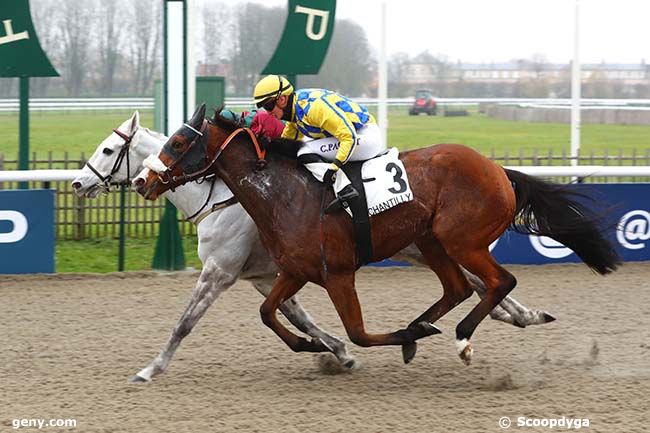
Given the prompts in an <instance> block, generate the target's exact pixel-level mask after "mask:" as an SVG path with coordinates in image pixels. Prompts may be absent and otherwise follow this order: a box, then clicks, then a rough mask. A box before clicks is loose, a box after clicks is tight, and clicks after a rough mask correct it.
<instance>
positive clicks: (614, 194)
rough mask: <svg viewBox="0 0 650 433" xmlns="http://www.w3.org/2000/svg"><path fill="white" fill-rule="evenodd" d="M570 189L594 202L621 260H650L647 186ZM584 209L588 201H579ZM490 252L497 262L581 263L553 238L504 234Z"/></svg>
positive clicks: (617, 185)
mask: <svg viewBox="0 0 650 433" xmlns="http://www.w3.org/2000/svg"><path fill="white" fill-rule="evenodd" d="M574 187H575V188H576V189H577V190H578V191H580V192H582V193H585V194H587V195H588V196H589V197H593V198H594V199H595V201H594V202H591V205H597V206H598V209H599V210H600V211H604V212H605V214H606V215H607V222H608V225H611V228H610V229H609V230H608V231H607V232H606V235H607V237H608V238H609V240H610V241H611V242H612V243H613V244H614V245H615V247H616V249H617V251H618V253H619V255H620V256H621V257H622V258H623V261H627V262H634V261H643V260H650V184H643V183H637V184H625V183H623V184H583V185H574ZM583 203H584V204H585V205H587V206H589V205H590V201H583ZM491 251H492V254H493V255H494V257H495V258H496V260H497V261H498V262H499V263H511V264H545V263H567V262H581V260H580V258H579V257H578V256H577V255H576V254H575V253H574V252H573V251H571V250H570V249H569V248H566V247H565V246H564V245H562V244H560V243H559V242H556V241H554V240H553V239H550V238H546V237H539V236H528V235H521V234H519V233H515V232H512V231H506V232H505V233H504V234H503V235H502V236H501V237H500V238H499V239H498V240H497V242H496V243H494V244H492V246H491Z"/></svg>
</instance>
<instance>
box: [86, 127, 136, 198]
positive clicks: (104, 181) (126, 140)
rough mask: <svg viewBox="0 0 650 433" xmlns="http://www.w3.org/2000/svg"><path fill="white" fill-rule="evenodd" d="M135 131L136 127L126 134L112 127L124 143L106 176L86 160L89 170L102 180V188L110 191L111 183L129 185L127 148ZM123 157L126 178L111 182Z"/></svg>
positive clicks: (129, 167)
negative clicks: (131, 132) (129, 133)
mask: <svg viewBox="0 0 650 433" xmlns="http://www.w3.org/2000/svg"><path fill="white" fill-rule="evenodd" d="M137 131H138V130H137V129H136V130H135V131H133V134H131V135H126V134H125V133H123V132H122V131H120V130H119V129H117V128H113V132H114V133H116V134H117V135H119V136H120V137H121V138H122V139H123V140H124V144H123V145H122V148H121V149H120V153H118V154H117V158H116V159H115V162H114V163H113V168H112V169H111V172H110V173H109V174H107V175H106V176H103V175H102V174H101V173H100V172H99V171H98V170H97V169H96V168H95V167H93V166H92V164H91V163H90V161H87V162H86V166H87V167H88V168H89V169H90V171H92V172H93V173H95V175H96V176H97V177H98V178H99V180H100V181H101V182H102V184H103V186H104V189H105V190H106V191H110V189H111V185H127V186H128V185H131V163H130V160H129V150H130V147H131V146H130V144H131V141H133V137H135V134H136V132H137ZM125 159H126V180H123V181H122V182H113V175H114V174H115V173H117V172H118V171H119V170H120V167H121V166H122V162H123V161H124V160H125Z"/></svg>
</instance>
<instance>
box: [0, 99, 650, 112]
mask: <svg viewBox="0 0 650 433" xmlns="http://www.w3.org/2000/svg"><path fill="white" fill-rule="evenodd" d="M199 99H200V98H199ZM353 99H354V100H356V101H358V102H359V103H361V104H365V105H371V106H373V105H377V98H364V97H358V98H353ZM413 99H414V98H388V106H390V107H403V106H408V105H411V104H412V103H413ZM436 101H438V103H439V104H440V105H470V106H475V105H478V104H481V103H495V104H519V105H521V104H529V105H530V104H532V105H537V106H545V107H546V106H549V105H555V106H569V105H570V103H571V101H570V100H569V99H549V98H545V99H539V98H538V99H531V98H436ZM206 102H209V101H206ZM582 104H583V108H587V107H590V106H591V107H593V106H598V107H602V106H608V107H632V106H638V105H650V99H582ZM252 106H253V101H252V100H251V99H250V98H247V97H231V98H226V107H247V108H250V107H252ZM18 107H19V102H18V99H0V112H17V111H18ZM153 108H154V98H31V99H30V100H29V109H30V110H31V111H77V110H152V109H153Z"/></svg>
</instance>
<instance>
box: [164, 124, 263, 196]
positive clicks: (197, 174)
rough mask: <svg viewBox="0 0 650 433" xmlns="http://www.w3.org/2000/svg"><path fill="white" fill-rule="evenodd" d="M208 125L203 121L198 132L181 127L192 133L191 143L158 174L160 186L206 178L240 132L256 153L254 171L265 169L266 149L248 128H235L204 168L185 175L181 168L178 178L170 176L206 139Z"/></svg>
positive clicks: (205, 156) (205, 154)
mask: <svg viewBox="0 0 650 433" xmlns="http://www.w3.org/2000/svg"><path fill="white" fill-rule="evenodd" d="M208 123H209V122H208V120H207V119H204V120H203V123H202V124H201V129H200V130H197V129H195V128H193V127H192V126H190V125H188V124H187V123H185V124H183V126H185V127H187V128H188V129H190V131H192V132H193V133H194V137H192V141H191V142H190V144H189V146H187V149H185V150H184V151H183V153H181V155H180V156H179V157H178V158H177V159H175V160H174V161H173V162H172V163H171V164H170V165H169V167H167V169H166V170H165V171H164V172H162V173H158V180H160V182H161V183H162V184H165V185H166V184H168V183H170V182H174V183H177V182H179V183H180V184H184V183H186V182H191V181H194V180H197V179H202V178H203V179H204V178H206V177H207V176H209V175H211V174H212V167H213V166H214V164H215V163H216V162H217V159H218V158H219V156H220V155H221V153H222V152H223V151H224V149H225V148H226V147H227V146H228V145H229V144H230V143H231V142H232V141H233V140H234V139H235V138H236V137H237V136H238V135H239V134H241V133H242V132H245V133H247V134H248V136H249V137H250V139H251V141H252V142H253V145H254V146H255V152H256V153H257V162H256V164H255V168H256V170H262V169H263V168H264V167H266V160H265V159H264V158H265V157H266V149H262V147H261V146H260V143H259V141H258V140H257V136H256V135H255V133H254V132H253V131H252V130H251V129H250V128H237V129H236V130H234V131H233V132H232V133H231V134H230V135H229V136H228V137H227V138H226V139H225V140H224V141H223V143H221V145H220V146H219V149H218V150H217V152H216V153H215V155H214V157H213V158H212V159H211V160H209V161H207V164H206V166H205V167H204V168H201V169H198V170H197V171H194V172H190V173H187V172H186V171H185V169H184V168H183V172H182V173H181V175H180V176H174V175H172V171H173V170H174V169H175V168H176V167H177V166H178V165H179V164H180V162H181V161H182V160H183V158H185V156H186V155H187V154H188V153H190V152H191V151H192V150H193V149H194V147H195V146H197V145H198V144H199V141H200V140H201V139H202V138H204V136H205V137H206V139H207V132H206V129H207V125H208ZM163 151H164V149H163ZM204 158H205V159H206V160H207V158H208V155H207V148H206V151H205V152H204Z"/></svg>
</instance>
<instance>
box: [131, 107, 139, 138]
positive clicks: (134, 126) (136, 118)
mask: <svg viewBox="0 0 650 433" xmlns="http://www.w3.org/2000/svg"><path fill="white" fill-rule="evenodd" d="M138 127H140V112H139V111H138V110H135V112H134V113H133V116H132V117H131V127H130V133H131V134H133V133H134V132H135V131H136V130H137V129H138Z"/></svg>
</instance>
